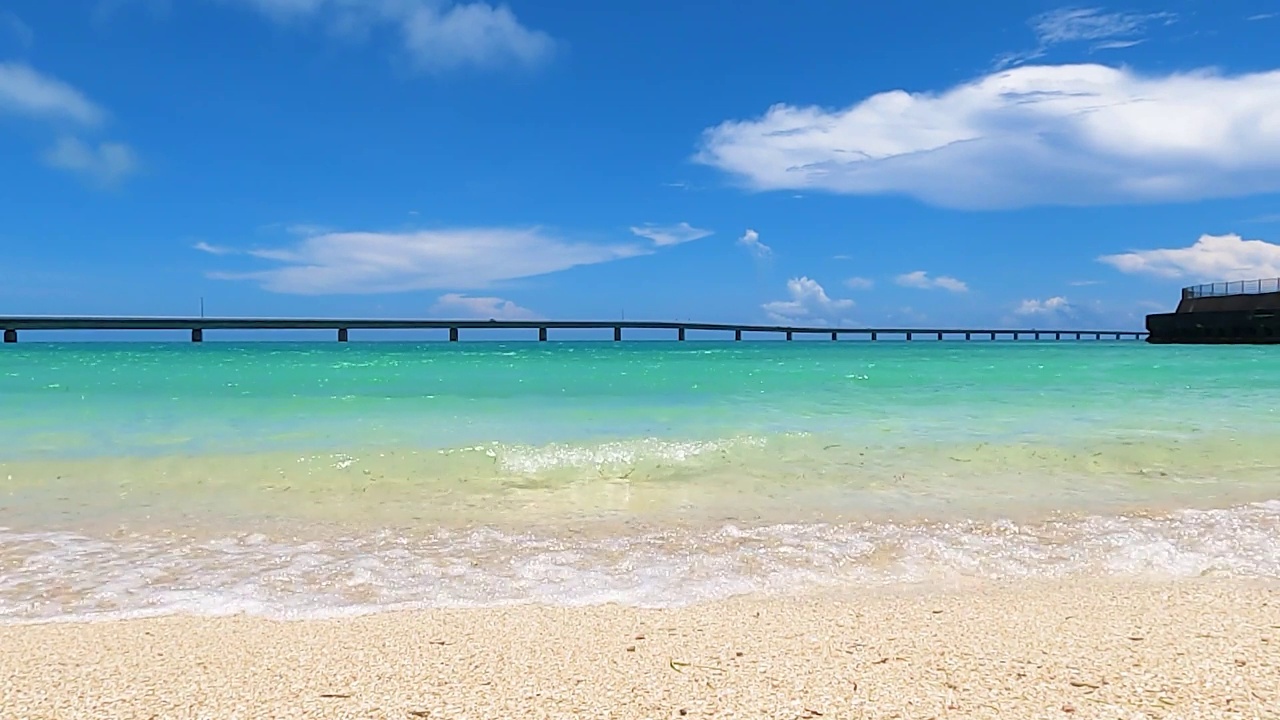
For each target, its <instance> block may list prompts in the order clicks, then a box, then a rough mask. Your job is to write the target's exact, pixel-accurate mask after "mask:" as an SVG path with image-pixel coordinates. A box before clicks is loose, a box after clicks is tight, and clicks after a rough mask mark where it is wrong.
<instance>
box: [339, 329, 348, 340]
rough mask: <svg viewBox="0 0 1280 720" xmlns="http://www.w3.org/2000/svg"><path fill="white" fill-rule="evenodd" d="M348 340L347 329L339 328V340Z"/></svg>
mask: <svg viewBox="0 0 1280 720" xmlns="http://www.w3.org/2000/svg"><path fill="white" fill-rule="evenodd" d="M346 341H347V329H346V328H338V342H346Z"/></svg>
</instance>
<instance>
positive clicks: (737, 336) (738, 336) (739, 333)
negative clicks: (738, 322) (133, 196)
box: [733, 330, 742, 342]
mask: <svg viewBox="0 0 1280 720" xmlns="http://www.w3.org/2000/svg"><path fill="white" fill-rule="evenodd" d="M733 339H734V340H736V341H738V342H741V341H742V331H741V330H734V331H733Z"/></svg>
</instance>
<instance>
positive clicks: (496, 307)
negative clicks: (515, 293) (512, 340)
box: [431, 293, 538, 320]
mask: <svg viewBox="0 0 1280 720" xmlns="http://www.w3.org/2000/svg"><path fill="white" fill-rule="evenodd" d="M431 312H432V313H434V314H436V315H447V316H449V317H455V318H480V319H484V320H489V319H492V320H533V319H535V318H537V317H538V315H537V313H535V312H534V311H532V310H530V309H528V308H524V307H520V306H519V305H517V304H515V303H513V302H511V301H510V300H503V299H502V298H498V297H476V296H472V295H462V294H459V293H448V294H445V295H441V296H440V298H439V299H437V300H436V304H435V305H433V306H431Z"/></svg>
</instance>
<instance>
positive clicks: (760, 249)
mask: <svg viewBox="0 0 1280 720" xmlns="http://www.w3.org/2000/svg"><path fill="white" fill-rule="evenodd" d="M738 244H739V245H741V246H742V247H744V248H746V249H747V251H748V252H750V253H751V254H752V255H755V256H756V257H758V258H761V259H763V258H767V257H770V256H772V255H773V248H771V247H769V246H768V245H765V244H764V243H762V242H760V233H758V232H756V231H755V230H752V229H751V228H747V231H746V232H744V233H742V237H740V238H738Z"/></svg>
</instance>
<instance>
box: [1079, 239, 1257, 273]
mask: <svg viewBox="0 0 1280 720" xmlns="http://www.w3.org/2000/svg"><path fill="white" fill-rule="evenodd" d="M1098 261H1099V262H1102V263H1106V264H1107V265H1110V266H1112V267H1114V268H1115V269H1117V270H1119V271H1120V272H1124V273H1130V274H1141V275H1154V276H1156V277H1164V278H1189V279H1192V280H1196V281H1203V282H1214V281H1230V280H1252V279H1255V278H1273V277H1280V245H1276V244H1273V243H1269V242H1265V241H1263V240H1245V239H1244V238H1242V237H1240V236H1239V235H1235V234H1229V235H1201V236H1200V238H1199V239H1198V240H1196V241H1195V242H1194V243H1193V244H1191V245H1190V246H1189V247H1183V248H1161V249H1156V250H1133V251H1130V252H1126V253H1119V254H1115V255H1103V256H1102V257H1100V258H1098Z"/></svg>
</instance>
